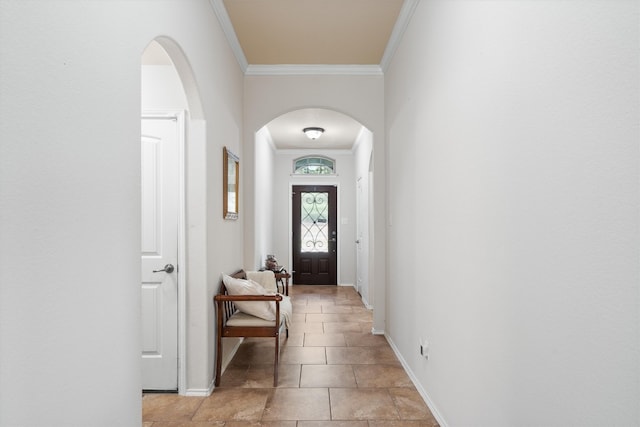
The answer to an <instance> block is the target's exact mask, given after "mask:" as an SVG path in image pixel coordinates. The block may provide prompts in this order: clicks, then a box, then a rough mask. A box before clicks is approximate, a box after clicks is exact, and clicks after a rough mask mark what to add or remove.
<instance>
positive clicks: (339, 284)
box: [338, 283, 355, 288]
mask: <svg viewBox="0 0 640 427" xmlns="http://www.w3.org/2000/svg"><path fill="white" fill-rule="evenodd" d="M338 286H351V287H352V288H355V285H354V284H353V283H338Z"/></svg>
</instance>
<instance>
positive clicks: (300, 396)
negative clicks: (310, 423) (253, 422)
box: [262, 388, 331, 421]
mask: <svg viewBox="0 0 640 427" xmlns="http://www.w3.org/2000/svg"><path fill="white" fill-rule="evenodd" d="M262 419H263V420H264V421H271V420H318V421H320V420H329V419H331V410H330V407H329V392H328V389H326V388H280V389H275V390H273V394H272V395H271V397H270V398H269V401H268V402H267V406H266V408H265V411H264V416H263V417H262Z"/></svg>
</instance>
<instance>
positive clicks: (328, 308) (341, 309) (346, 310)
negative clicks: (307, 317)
mask: <svg viewBox="0 0 640 427" xmlns="http://www.w3.org/2000/svg"><path fill="white" fill-rule="evenodd" d="M353 310H354V307H353V306H350V305H335V304H331V305H327V304H325V305H323V306H322V313H323V314H352V313H353Z"/></svg>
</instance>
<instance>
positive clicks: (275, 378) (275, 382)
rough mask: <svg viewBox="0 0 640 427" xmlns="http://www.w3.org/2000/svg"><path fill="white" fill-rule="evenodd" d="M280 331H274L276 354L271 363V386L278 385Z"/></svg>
mask: <svg viewBox="0 0 640 427" xmlns="http://www.w3.org/2000/svg"><path fill="white" fill-rule="evenodd" d="M279 358H280V332H276V354H275V362H274V365H273V386H274V387H278V366H280V363H279V362H280V361H279V360H278V359H279Z"/></svg>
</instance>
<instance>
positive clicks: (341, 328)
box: [323, 322, 362, 333]
mask: <svg viewBox="0 0 640 427" xmlns="http://www.w3.org/2000/svg"><path fill="white" fill-rule="evenodd" d="M323 325H324V332H325V333H336V332H358V333H361V332H362V326H361V324H360V323H358V322H338V323H334V322H327V323H323Z"/></svg>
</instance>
